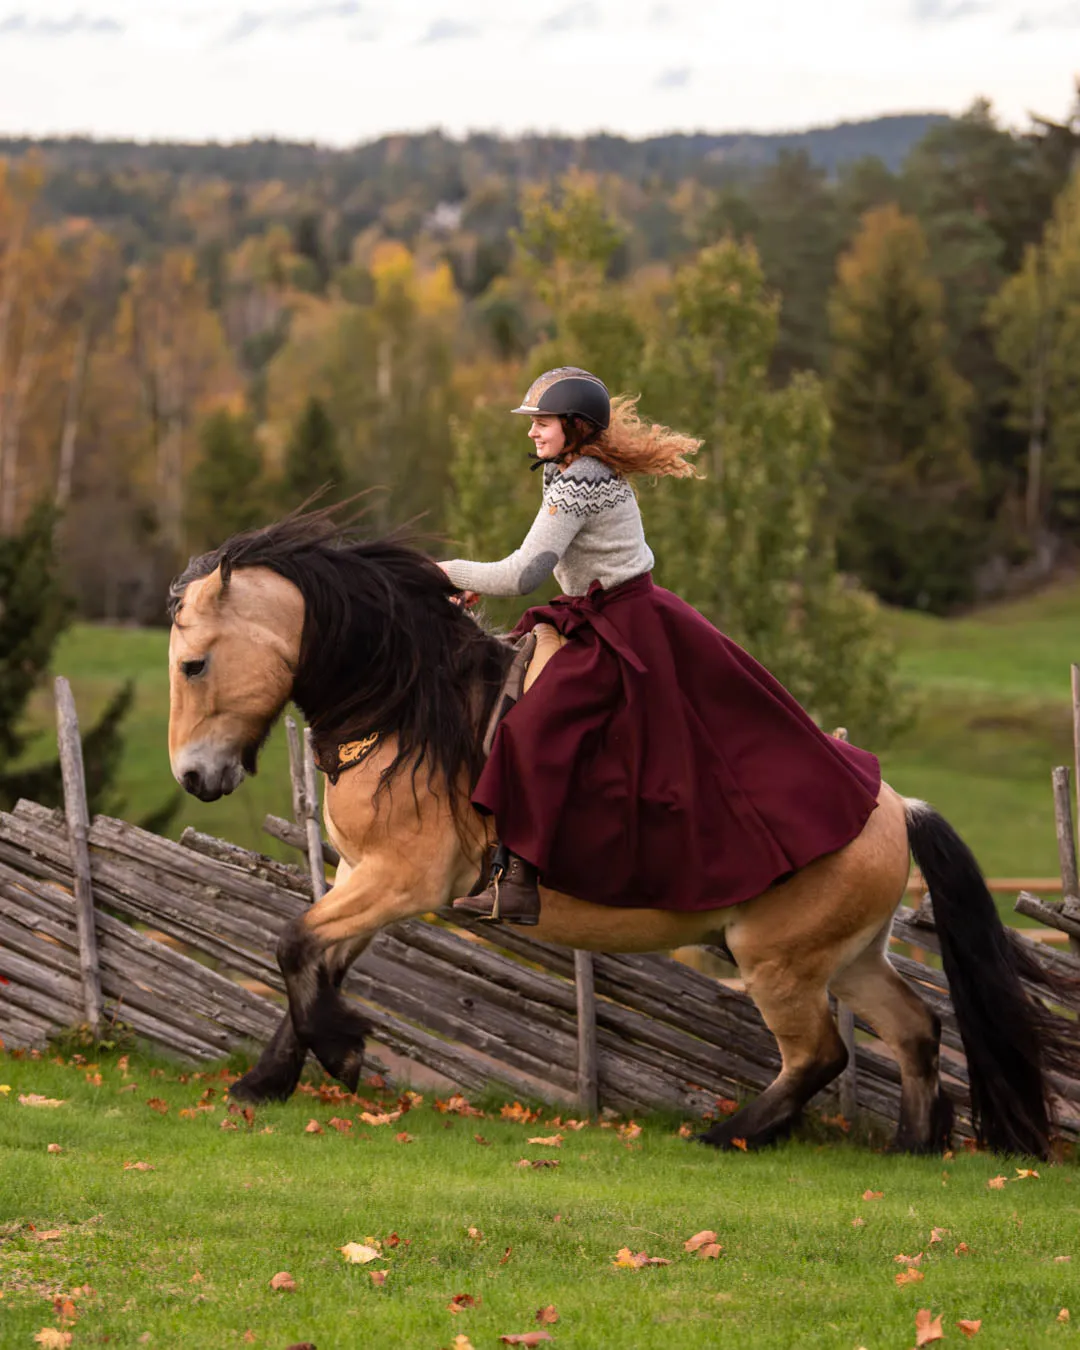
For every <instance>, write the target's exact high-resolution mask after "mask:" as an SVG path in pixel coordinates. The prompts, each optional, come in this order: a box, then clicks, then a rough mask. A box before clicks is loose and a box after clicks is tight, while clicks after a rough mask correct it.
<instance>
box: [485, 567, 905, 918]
mask: <svg viewBox="0 0 1080 1350" xmlns="http://www.w3.org/2000/svg"><path fill="white" fill-rule="evenodd" d="M541 621H543V622H545V623H549V624H552V625H553V626H554V627H555V628H557V629H558V630H559V631H560V632H561V633H563V634H565V635H566V637H567V638H568V639H569V641H568V642H567V643H566V645H565V646H564V647H563V648H562V650H561V651H559V652H557V653H556V655H555V656H554V657H552V659H551V660H550V661H549V662H548V665H547V667H546V668H545V670H544V671H543V673H542V674H541V676H540V678H539V679H538V680H537V682H536V684H535V685H534V686H533V687H532V689H530V691H529V692H528V694H526V695H525V697H524V698H522V699H521V701H520V702H519V703H518V704H517V706H516V707H515V708H513V709H512V710H511V712H510V713H509V714H508V715H507V716H506V717H505V718H504V719H503V722H502V724H501V726H500V728H499V731H498V734H497V735H496V737H495V744H494V747H493V749H492V753H491V757H490V759H489V760H488V762H487V765H486V767H485V769H484V771H483V773H482V774H481V776H480V781H479V782H478V784H477V786H476V791H475V792H474V794H473V803H474V805H476V806H477V807H478V808H479V809H480V810H481V811H484V812H487V813H490V814H491V815H493V816H494V818H495V824H496V827H497V829H498V833H499V837H500V839H501V840H502V841H503V842H504V843H505V844H506V845H507V846H508V847H509V848H510V849H512V850H513V852H515V853H516V854H518V855H519V856H520V857H522V858H525V859H526V860H527V861H528V862H531V863H533V864H534V865H535V866H536V867H538V868H539V870H540V875H541V879H542V880H543V883H544V884H545V885H546V886H550V887H552V888H553V889H555V890H558V891H562V892H564V893H565V894H568V895H574V896H577V897H578V898H579V899H583V900H591V901H594V902H596V903H599V904H605V905H620V906H628V907H649V908H657V909H673V910H699V909H716V908H719V907H721V906H724V905H737V904H740V903H741V902H742V901H744V900H749V899H751V898H752V897H753V896H755V895H760V894H761V892H762V891H764V890H767V889H768V887H769V886H771V885H772V884H773V883H774V882H776V881H778V880H780V879H781V878H783V877H784V876H786V875H787V874H789V873H791V872H793V871H795V870H797V869H798V868H801V867H805V866H806V865H807V864H808V863H810V862H813V860H814V859H815V858H820V857H822V856H823V855H824V854H826V853H832V852H833V851H834V850H836V849H838V848H842V847H843V846H844V845H845V844H847V843H850V842H851V840H852V839H854V838H855V837H856V836H857V835H858V834H859V833H860V832H861V831H862V829H863V826H864V825H865V824H866V822H867V820H868V818H869V816H870V813H871V811H873V809H874V807H875V805H876V804H877V797H878V792H879V791H880V787H881V769H880V766H879V765H878V761H877V759H876V758H875V756H874V755H872V754H869V753H868V752H867V751H865V750H860V749H858V748H857V747H856V746H853V745H848V744H847V743H845V742H843V741H838V740H835V739H833V737H831V736H827V735H826V734H825V733H824V732H823V731H821V730H820V729H819V728H818V727H817V726H816V725H815V724H814V722H813V721H812V720H811V719H810V717H809V716H808V715H807V714H806V713H805V712H804V711H803V709H802V708H801V707H800V706H799V704H798V703H796V701H795V700H794V699H793V698H792V697H791V695H790V694H789V693H788V692H787V690H786V689H784V687H783V686H782V685H781V684H779V683H778V682H777V681H776V680H774V679H773V677H772V676H771V675H770V674H769V672H768V671H767V670H765V669H764V667H762V666H760V665H759V664H758V663H757V662H756V661H755V660H754V659H753V657H751V656H749V655H748V654H747V653H746V652H744V651H743V650H742V648H741V647H739V646H738V645H737V644H736V643H734V642H732V641H730V640H729V639H728V638H726V637H724V635H723V634H722V633H720V632H718V631H717V629H715V628H714V627H713V626H712V624H710V623H709V622H708V621H707V620H706V619H704V618H703V617H702V616H701V615H700V614H699V613H698V612H697V610H695V609H692V608H691V607H690V606H689V605H688V604H686V602H685V601H683V600H680V599H679V598H678V596H676V595H673V594H672V593H671V592H670V591H665V590H663V589H662V588H661V587H659V586H656V585H654V584H653V580H652V577H651V576H648V575H646V576H641V577H635V578H634V579H633V580H632V581H628V582H626V583H624V584H623V585H622V586H618V587H615V588H614V589H612V590H610V591H605V590H603V589H602V588H601V586H600V585H599V583H596V582H594V583H593V585H592V587H591V588H590V590H589V592H588V594H587V595H583V596H559V597H557V598H556V599H555V600H553V601H552V602H551V604H549V605H542V606H539V607H537V608H535V609H530V610H528V611H527V612H526V613H525V615H524V617H523V618H522V620H521V622H520V623H519V625H518V628H517V632H519V633H523V632H527V631H528V630H529V629H531V628H532V627H533V626H534V625H535V624H537V623H539V622H541Z"/></svg>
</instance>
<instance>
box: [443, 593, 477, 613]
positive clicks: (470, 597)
mask: <svg viewBox="0 0 1080 1350" xmlns="http://www.w3.org/2000/svg"><path fill="white" fill-rule="evenodd" d="M479 599H480V592H479V591H458V593H457V595H452V596H451V597H450V603H451V604H452V605H460V606H461V608H462V609H472V607H473V605H475V604H476V603H477V602H478V601H479Z"/></svg>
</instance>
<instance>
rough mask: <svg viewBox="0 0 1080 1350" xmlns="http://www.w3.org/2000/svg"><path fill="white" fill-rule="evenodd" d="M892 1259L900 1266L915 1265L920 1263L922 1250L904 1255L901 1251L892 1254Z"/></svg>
mask: <svg viewBox="0 0 1080 1350" xmlns="http://www.w3.org/2000/svg"><path fill="white" fill-rule="evenodd" d="M893 1260H894V1261H895V1262H896V1263H897V1264H898V1265H901V1266H917V1265H920V1264H921V1263H922V1252H919V1254H918V1255H917V1256H905V1255H904V1254H903V1252H901V1253H900V1255H899V1256H894V1257H893Z"/></svg>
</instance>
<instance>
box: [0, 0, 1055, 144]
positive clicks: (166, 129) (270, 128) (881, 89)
mask: <svg viewBox="0 0 1080 1350" xmlns="http://www.w3.org/2000/svg"><path fill="white" fill-rule="evenodd" d="M1077 74H1080V0H817V2H816V3H808V2H807V0H666V2H662V0H452V3H451V0H217V2H216V3H212V2H211V0H0V134H26V133H29V134H32V135H47V134H82V133H87V134H92V135H94V136H98V137H120V138H124V139H132V138H133V139H139V140H150V139H169V140H197V141H203V140H220V141H235V140H244V139H248V138H250V137H256V136H270V135H274V136H278V137H282V138H286V139H295V140H315V141H319V142H322V143H325V144H328V145H349V144H355V143H356V142H358V141H366V140H371V139H374V138H375V137H378V136H381V135H384V134H386V133H391V132H396V131H417V130H426V129H430V128H433V127H440V128H442V129H443V130H444V131H446V132H448V133H451V134H454V135H463V134H466V133H468V132H470V131H492V132H498V133H501V134H504V135H514V134H518V133H521V132H526V131H537V132H557V133H565V134H571V135H580V134H585V133H588V132H594V131H609V132H612V133H616V134H621V135H626V136H634V137H639V136H647V135H652V134H657V133H661V132H666V131H698V130H703V131H714V132H718V131H737V130H752V131H775V130H793V129H801V128H804V127H809V126H821V125H827V124H831V123H833V122H837V121H841V120H845V119H857V118H863V117H873V116H877V115H879V114H882V113H891V112H911V111H927V110H932V111H944V112H960V111H962V110H963V109H964V108H965V107H967V106H969V105H970V104H971V102H972V100H973V99H975V98H976V97H979V96H985V97H987V98H989V99H990V100H991V101H992V103H993V105H994V107H995V109H996V110H997V112H998V115H999V116H1000V117H1001V119H1002V120H1003V121H1004V122H1006V123H1007V124H1010V125H1014V126H1021V125H1025V124H1026V121H1027V114H1028V113H1029V112H1031V111H1035V112H1040V113H1044V114H1048V115H1050V116H1054V117H1063V116H1064V115H1065V113H1066V110H1067V109H1068V107H1069V106H1070V104H1071V102H1072V97H1073V88H1074V79H1075V76H1076V75H1077Z"/></svg>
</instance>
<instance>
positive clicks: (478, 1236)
mask: <svg viewBox="0 0 1080 1350" xmlns="http://www.w3.org/2000/svg"><path fill="white" fill-rule="evenodd" d="M469 1237H471V1238H472V1240H473V1241H474V1242H475V1243H476V1244H477V1245H479V1244H480V1243H481V1242H483V1240H484V1235H483V1233H481V1231H480V1229H479V1228H470V1229H469Z"/></svg>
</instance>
